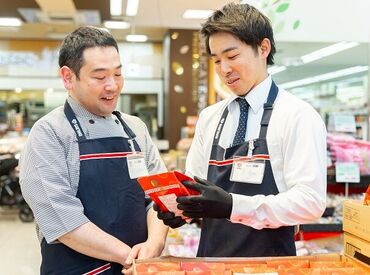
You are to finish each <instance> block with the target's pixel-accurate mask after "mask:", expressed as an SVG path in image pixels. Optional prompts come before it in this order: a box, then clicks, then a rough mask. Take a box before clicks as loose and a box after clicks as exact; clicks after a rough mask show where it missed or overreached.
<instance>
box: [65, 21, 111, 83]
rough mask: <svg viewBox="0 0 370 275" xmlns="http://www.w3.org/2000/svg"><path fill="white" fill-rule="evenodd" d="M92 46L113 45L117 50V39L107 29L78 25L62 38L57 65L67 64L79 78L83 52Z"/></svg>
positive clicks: (82, 63)
mask: <svg viewBox="0 0 370 275" xmlns="http://www.w3.org/2000/svg"><path fill="white" fill-rule="evenodd" d="M93 47H115V48H116V50H117V52H118V45H117V41H116V40H115V39H114V38H113V36H112V35H111V34H110V33H109V32H108V31H105V30H103V29H100V28H96V27H91V26H86V27H80V28H78V29H76V30H75V31H73V32H72V33H70V34H68V35H67V36H66V38H65V39H64V40H63V42H62V45H61V48H60V51H59V67H60V68H61V67H63V66H68V67H69V68H70V69H71V70H72V71H73V72H74V73H75V74H76V76H77V78H79V75H80V69H81V67H82V66H83V65H84V59H83V52H84V50H85V49H87V48H93Z"/></svg>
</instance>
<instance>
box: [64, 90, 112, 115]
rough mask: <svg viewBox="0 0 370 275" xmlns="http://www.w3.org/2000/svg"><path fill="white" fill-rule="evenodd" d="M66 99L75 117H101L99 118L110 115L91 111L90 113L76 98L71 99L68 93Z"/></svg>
mask: <svg viewBox="0 0 370 275" xmlns="http://www.w3.org/2000/svg"><path fill="white" fill-rule="evenodd" d="M67 101H68V103H69V105H70V106H71V108H72V110H73V112H74V113H75V115H76V116H77V117H82V118H92V119H99V118H100V119H101V118H109V117H111V116H112V115H110V116H106V117H103V116H98V115H95V114H93V113H90V112H89V111H88V110H87V109H86V108H85V107H83V106H82V105H81V104H80V103H79V102H78V101H77V100H75V99H73V98H72V97H71V96H70V95H69V96H68V98H67Z"/></svg>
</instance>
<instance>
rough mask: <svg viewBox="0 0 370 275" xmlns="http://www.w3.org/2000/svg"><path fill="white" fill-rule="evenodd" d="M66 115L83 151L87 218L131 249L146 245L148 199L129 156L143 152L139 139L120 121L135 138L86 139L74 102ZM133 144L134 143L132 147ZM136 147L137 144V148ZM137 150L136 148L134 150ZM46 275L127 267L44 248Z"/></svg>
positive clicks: (117, 270) (90, 273) (83, 198)
mask: <svg viewBox="0 0 370 275" xmlns="http://www.w3.org/2000/svg"><path fill="white" fill-rule="evenodd" d="M64 113H65V115H66V117H67V119H68V121H69V122H70V124H71V126H72V128H73V129H74V130H75V132H76V135H77V138H78V144H79V150H80V180H79V185H78V191H77V197H78V198H79V199H80V200H81V202H82V204H83V206H84V213H85V215H86V216H87V217H88V218H89V219H90V221H91V222H93V223H94V224H95V225H97V226H98V227H99V228H100V229H102V230H104V231H105V232H106V233H108V234H110V235H112V236H114V237H116V238H118V239H119V240H121V241H122V242H124V243H125V244H127V245H129V246H130V247H132V246H134V245H135V244H138V243H141V242H145V241H146V239H147V225H146V224H147V222H146V206H145V195H144V192H143V190H142V189H141V187H140V186H139V184H137V181H136V179H130V177H129V173H128V166H127V156H128V155H130V154H132V151H133V150H134V151H137V152H138V151H140V148H139V145H138V144H137V142H136V141H135V139H134V138H135V134H134V133H133V132H132V130H131V129H130V128H129V127H128V125H127V124H126V123H125V122H124V121H123V120H122V118H121V117H120V114H119V113H118V112H117V113H116V112H114V113H115V115H116V116H117V118H118V119H119V120H120V122H121V124H122V126H123V128H124V130H125V132H126V133H127V134H128V136H129V138H123V137H108V138H98V139H86V137H85V134H84V133H83V131H82V128H81V125H80V123H79V122H78V120H77V118H76V116H75V114H74V112H73V110H72V108H71V107H70V105H69V104H68V102H66V103H65V105H64ZM129 141H130V142H129ZM131 141H132V142H131ZM130 144H132V145H133V146H134V147H135V148H130ZM41 254H42V263H41V274H88V275H93V274H117V275H118V274H122V273H121V270H122V266H121V265H119V264H117V263H109V262H106V261H103V260H99V259H95V258H92V257H89V256H86V255H83V254H81V253H78V252H76V251H74V250H72V249H70V248H69V247H67V246H65V245H64V244H61V243H58V244H47V243H46V241H45V239H43V240H42V242H41Z"/></svg>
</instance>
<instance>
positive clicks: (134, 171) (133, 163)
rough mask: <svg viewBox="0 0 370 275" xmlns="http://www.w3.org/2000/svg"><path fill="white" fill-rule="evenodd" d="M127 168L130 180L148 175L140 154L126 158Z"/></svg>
mask: <svg viewBox="0 0 370 275" xmlns="http://www.w3.org/2000/svg"><path fill="white" fill-rule="evenodd" d="M127 167H128V174H129V176H130V179H137V178H138V177H143V176H147V175H148V174H149V173H148V169H147V168H146V164H145V159H144V156H143V155H142V154H133V155H130V156H128V157H127Z"/></svg>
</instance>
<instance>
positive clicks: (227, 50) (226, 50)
mask: <svg viewBox="0 0 370 275" xmlns="http://www.w3.org/2000/svg"><path fill="white" fill-rule="evenodd" d="M235 49H237V47H230V48H227V49H224V50H223V51H222V52H221V53H222V54H224V53H226V52H230V51H232V50H235ZM211 56H216V54H214V53H211Z"/></svg>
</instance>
